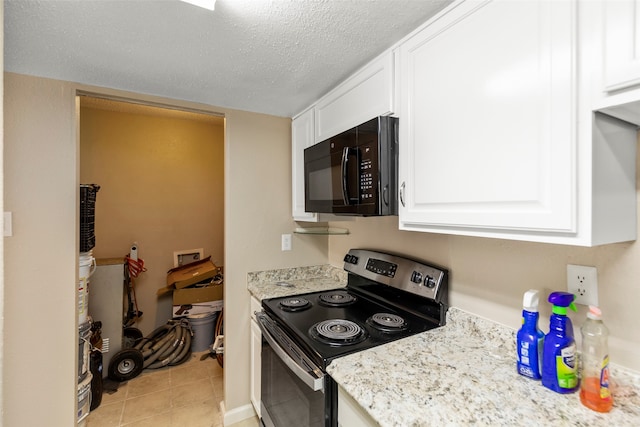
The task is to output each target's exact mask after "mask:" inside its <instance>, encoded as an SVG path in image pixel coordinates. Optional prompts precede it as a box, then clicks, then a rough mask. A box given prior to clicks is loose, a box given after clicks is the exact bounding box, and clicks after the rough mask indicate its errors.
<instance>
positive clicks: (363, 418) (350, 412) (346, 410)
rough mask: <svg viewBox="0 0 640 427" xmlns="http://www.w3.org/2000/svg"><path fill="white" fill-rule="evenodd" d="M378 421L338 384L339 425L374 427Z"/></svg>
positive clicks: (340, 426) (341, 426)
mask: <svg viewBox="0 0 640 427" xmlns="http://www.w3.org/2000/svg"><path fill="white" fill-rule="evenodd" d="M377 425H378V423H377V422H375V421H374V420H373V418H371V416H370V415H369V414H367V413H366V412H365V410H364V409H362V407H361V406H360V405H359V404H358V402H356V401H355V400H354V399H353V398H352V397H351V396H349V394H348V393H347V392H345V391H344V390H343V389H342V387H340V386H338V427H374V426H377Z"/></svg>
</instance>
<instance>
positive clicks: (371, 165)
mask: <svg viewBox="0 0 640 427" xmlns="http://www.w3.org/2000/svg"><path fill="white" fill-rule="evenodd" d="M375 158H376V155H375V150H374V149H373V148H372V147H371V146H370V145H364V146H362V147H360V202H362V203H373V202H375V197H376V192H377V188H376V182H375V181H374V179H373V176H374V170H375V167H376V164H375V163H376V162H375Z"/></svg>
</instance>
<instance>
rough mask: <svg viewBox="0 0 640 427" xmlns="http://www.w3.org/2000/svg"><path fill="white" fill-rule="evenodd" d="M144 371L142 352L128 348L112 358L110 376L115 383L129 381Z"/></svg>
mask: <svg viewBox="0 0 640 427" xmlns="http://www.w3.org/2000/svg"><path fill="white" fill-rule="evenodd" d="M143 369H144V356H143V355H142V352H141V351H140V350H136V349H134V348H126V349H124V350H121V351H119V352H117V353H116V354H114V355H113V357H112V358H111V361H110V362H109V372H108V376H109V378H110V379H112V380H114V381H120V382H122V381H128V380H130V379H133V378H135V377H137V376H138V375H140V373H141V372H142V370H143Z"/></svg>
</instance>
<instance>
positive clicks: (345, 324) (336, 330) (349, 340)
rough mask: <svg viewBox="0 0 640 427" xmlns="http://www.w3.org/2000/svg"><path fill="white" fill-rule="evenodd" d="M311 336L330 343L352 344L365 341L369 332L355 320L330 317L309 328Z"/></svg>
mask: <svg viewBox="0 0 640 427" xmlns="http://www.w3.org/2000/svg"><path fill="white" fill-rule="evenodd" d="M309 333H310V334H311V336H312V337H313V338H314V339H316V340H318V341H320V342H323V343H325V344H329V345H337V346H342V345H351V344H357V343H359V342H362V341H364V340H365V339H366V338H367V334H366V333H365V331H364V329H363V328H361V327H360V325H358V324H357V323H355V322H351V321H350V320H344V319H330V320H324V321H322V322H319V323H316V324H315V325H313V326H312V327H311V329H309Z"/></svg>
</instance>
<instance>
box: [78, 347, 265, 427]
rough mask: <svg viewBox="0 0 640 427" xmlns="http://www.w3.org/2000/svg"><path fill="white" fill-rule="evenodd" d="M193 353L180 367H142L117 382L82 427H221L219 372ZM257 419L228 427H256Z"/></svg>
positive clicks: (214, 362)
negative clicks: (113, 390) (120, 381)
mask: <svg viewBox="0 0 640 427" xmlns="http://www.w3.org/2000/svg"><path fill="white" fill-rule="evenodd" d="M207 353H208V351H205V352H202V353H194V354H193V355H192V356H191V359H190V360H189V361H187V362H185V363H183V364H182V365H179V366H174V367H171V368H162V369H147V370H145V371H143V373H142V374H141V375H139V376H138V377H136V378H134V379H132V380H130V381H128V382H125V383H121V384H120V386H119V387H118V391H117V392H115V393H113V394H108V393H104V394H103V395H102V403H101V404H100V406H99V407H98V408H96V409H95V410H94V411H92V412H91V413H90V414H89V416H88V417H87V427H123V426H126V427H144V426H153V427H177V426H189V427H222V426H223V422H222V414H221V413H220V402H221V401H222V400H224V385H223V370H222V368H221V367H220V365H219V364H218V362H217V360H215V359H214V358H211V357H207V358H206V359H205V360H201V356H202V355H204V354H207ZM257 426H259V422H258V420H257V418H253V419H250V420H245V421H243V422H241V423H238V424H234V425H233V427H257Z"/></svg>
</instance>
